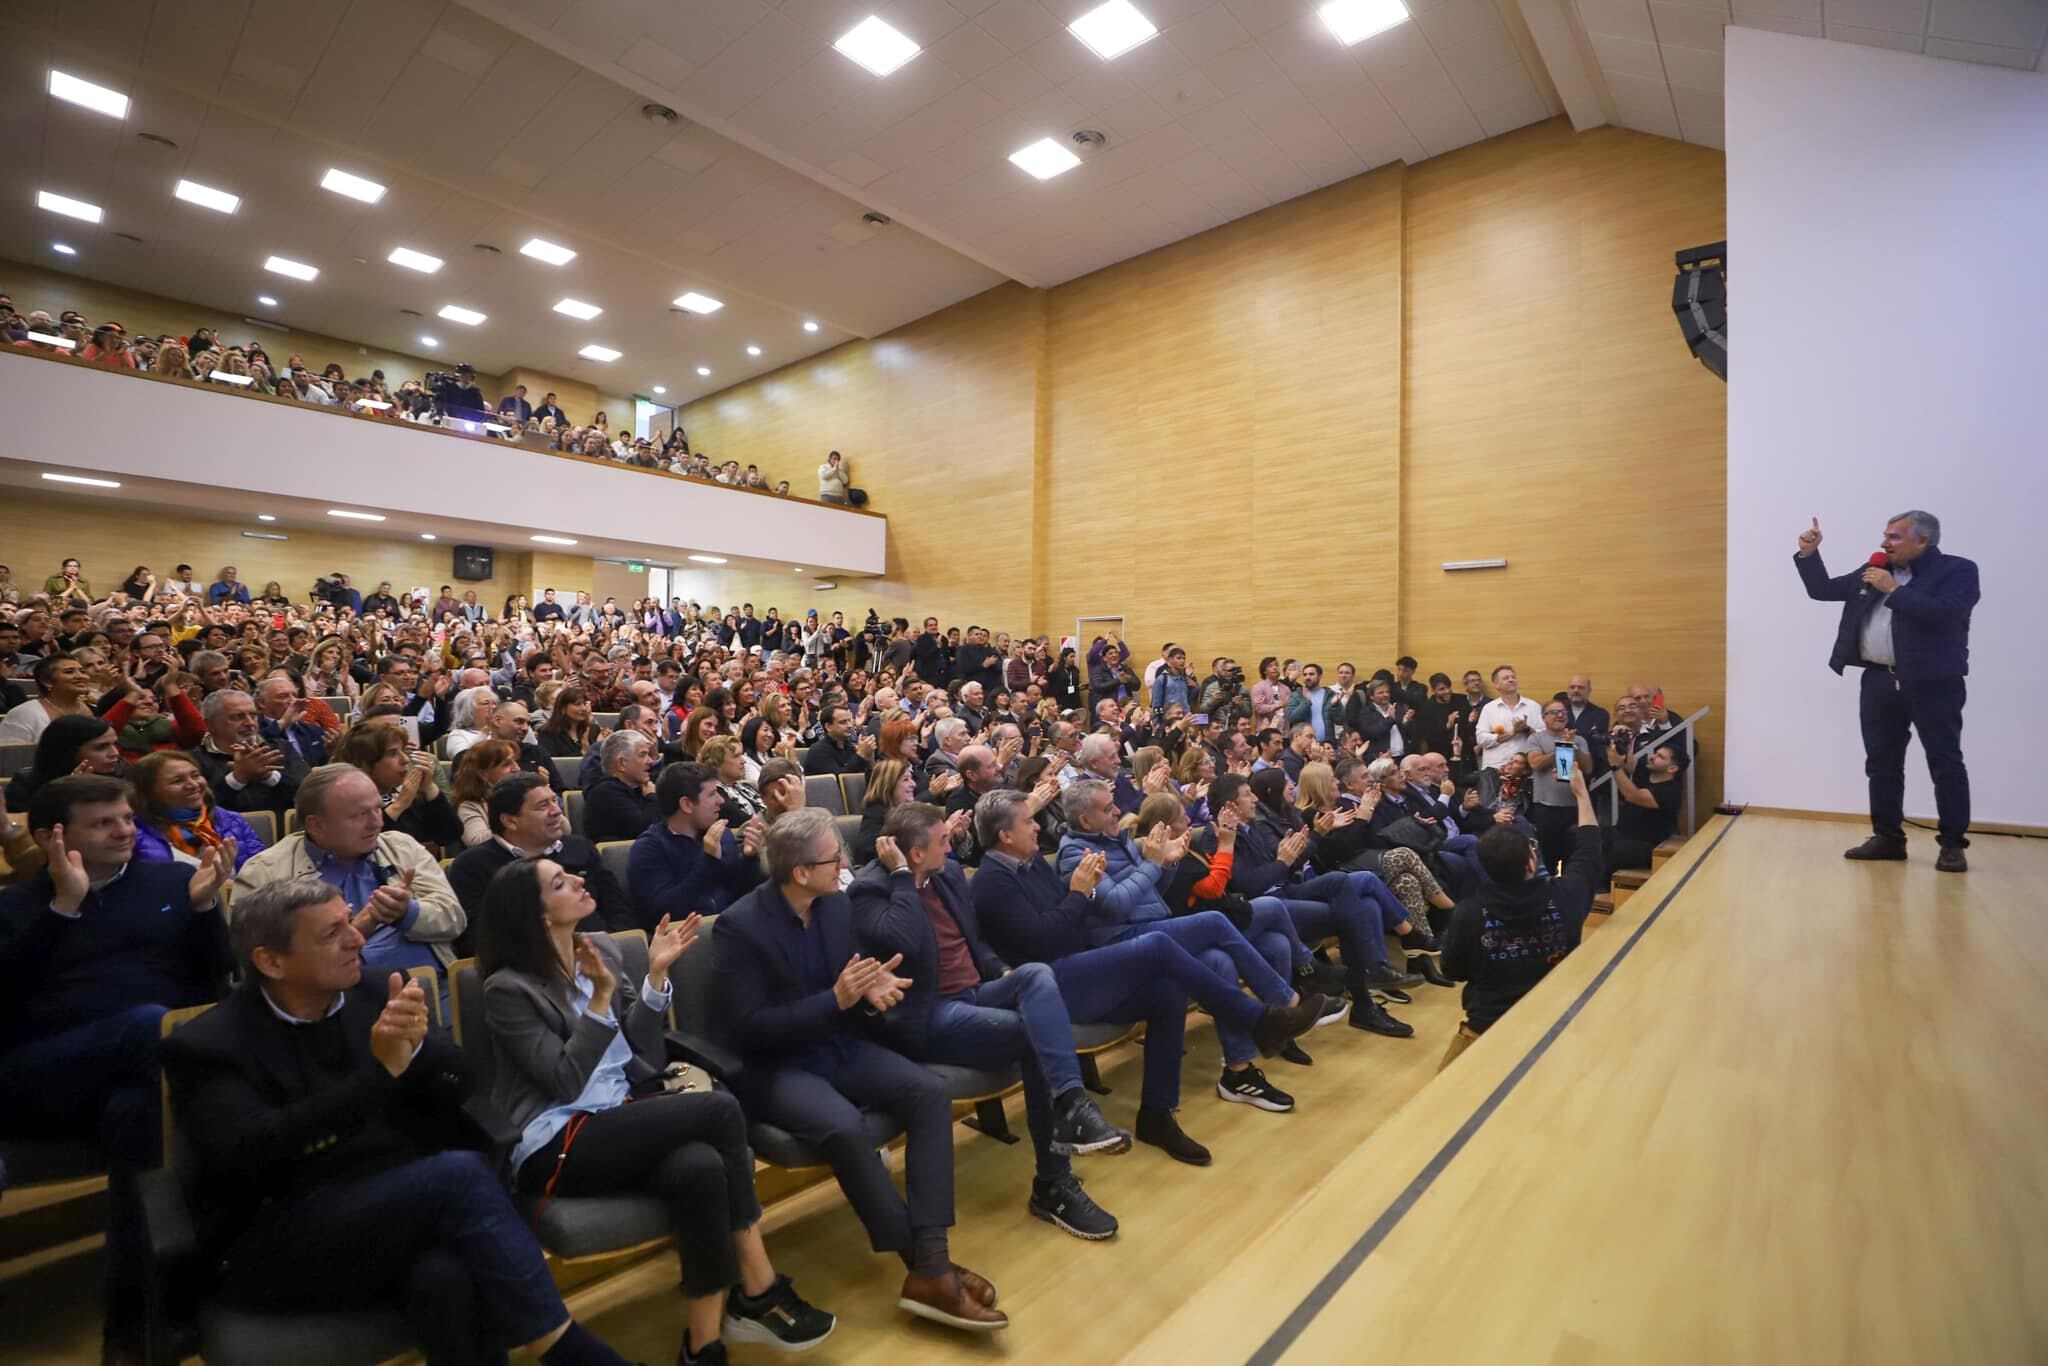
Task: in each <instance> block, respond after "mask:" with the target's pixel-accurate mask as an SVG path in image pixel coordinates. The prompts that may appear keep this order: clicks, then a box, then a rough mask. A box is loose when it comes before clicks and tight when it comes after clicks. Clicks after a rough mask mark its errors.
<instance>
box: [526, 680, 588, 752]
mask: <svg viewBox="0 0 2048 1366" xmlns="http://www.w3.org/2000/svg"><path fill="white" fill-rule="evenodd" d="M590 712H591V707H590V694H589V693H587V692H585V691H584V689H583V688H582V686H581V685H579V684H575V683H572V684H570V685H569V686H567V687H565V688H563V689H562V690H561V691H560V692H558V693H556V694H555V701H554V705H553V706H551V707H549V708H548V719H547V720H546V721H545V722H544V723H543V724H542V725H541V728H540V730H539V732H538V733H536V734H535V735H534V737H533V738H534V740H535V741H536V742H537V743H538V744H539V745H540V747H541V748H542V749H544V750H546V751H547V752H548V754H549V756H550V757H552V758H556V759H578V758H581V757H582V756H583V755H585V754H587V753H589V752H590V748H591V746H592V745H595V744H596V743H597V742H598V741H599V740H600V739H602V738H603V735H604V733H603V732H602V731H600V730H599V729H598V728H597V725H596V724H595V723H594V722H593V721H591V719H590Z"/></svg>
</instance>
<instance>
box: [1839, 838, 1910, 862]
mask: <svg viewBox="0 0 2048 1366" xmlns="http://www.w3.org/2000/svg"><path fill="white" fill-rule="evenodd" d="M1842 857H1843V858H1852V859H1856V860H1858V861H1860V862H1866V863H1887V862H1888V863H1904V862H1905V861H1906V842H1905V841H1904V840H1891V839H1886V838H1885V837H1884V836H1883V835H1872V836H1871V837H1870V838H1869V839H1867V840H1865V841H1863V843H1861V844H1859V845H1857V846H1856V847H1855V848H1854V849H1844V850H1843V851H1842Z"/></svg>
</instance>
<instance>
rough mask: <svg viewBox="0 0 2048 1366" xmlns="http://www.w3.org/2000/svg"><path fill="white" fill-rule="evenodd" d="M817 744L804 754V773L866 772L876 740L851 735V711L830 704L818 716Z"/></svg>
mask: <svg viewBox="0 0 2048 1366" xmlns="http://www.w3.org/2000/svg"><path fill="white" fill-rule="evenodd" d="M819 725H820V731H821V733H820V734H819V736H818V739H817V742H816V743H815V744H813V745H812V746H811V747H810V748H809V749H807V750H805V751H804V772H805V773H808V774H819V773H865V772H867V771H868V765H869V763H870V762H872V761H873V760H874V757H875V752H876V748H875V747H876V737H875V736H873V735H863V736H861V737H860V738H859V739H855V738H854V735H853V712H852V711H851V710H850V709H849V708H847V707H846V706H844V705H841V704H836V703H835V704H831V705H828V706H826V707H825V708H823V710H822V711H821V713H820V721H819Z"/></svg>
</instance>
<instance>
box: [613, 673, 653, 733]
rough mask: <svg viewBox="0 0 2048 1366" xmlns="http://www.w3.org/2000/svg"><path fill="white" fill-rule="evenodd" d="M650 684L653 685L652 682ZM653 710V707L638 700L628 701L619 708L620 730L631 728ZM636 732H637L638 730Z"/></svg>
mask: <svg viewBox="0 0 2048 1366" xmlns="http://www.w3.org/2000/svg"><path fill="white" fill-rule="evenodd" d="M649 686H652V685H651V684H650V685H649ZM652 710H653V708H652V707H645V706H642V705H641V704H640V703H638V702H628V703H627V704H626V705H625V706H623V707H620V708H619V727H618V728H619V729H620V730H631V729H632V728H633V724H634V723H635V722H637V721H638V720H639V719H640V718H641V717H643V716H645V715H646V714H647V713H648V712H650V711H652ZM635 733H636V734H637V733H638V732H635Z"/></svg>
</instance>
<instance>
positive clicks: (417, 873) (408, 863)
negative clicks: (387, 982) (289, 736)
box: [228, 764, 468, 976]
mask: <svg viewBox="0 0 2048 1366" xmlns="http://www.w3.org/2000/svg"><path fill="white" fill-rule="evenodd" d="M297 810H298V814H299V829H298V831H297V832H295V833H293V834H290V835H286V836H285V837H284V838H283V839H281V840H279V841H278V842H277V843H276V844H275V845H273V846H271V847H270V848H268V849H266V850H264V851H263V852H262V853H260V854H258V855H257V856H256V857H255V858H252V859H250V860H249V861H248V862H247V863H245V864H243V865H242V868H241V871H240V872H239V873H237V874H236V875H235V888H234V896H233V897H232V898H231V899H230V901H229V903H228V906H229V915H230V917H231V918H232V917H233V916H235V915H238V914H240V909H241V903H242V897H243V894H244V893H247V892H252V891H254V890H256V889H257V888H258V887H265V886H268V885H270V884H271V883H273V882H287V881H290V880H291V879H293V878H304V877H311V878H318V879H320V880H321V881H323V882H326V883H327V884H328V885H330V886H332V887H333V888H334V889H335V890H336V891H338V892H340V893H341V896H342V900H344V901H345V902H347V903H348V908H349V911H350V916H349V924H350V925H351V926H352V927H353V928H354V929H355V931H356V933H357V934H358V935H360V936H361V937H362V939H363V940H364V943H363V945H362V948H361V954H362V960H363V963H364V965H365V966H366V967H367V968H369V969H373V970H375V971H377V972H389V971H398V972H405V971H408V970H410V969H412V968H416V967H431V968H433V969H434V971H435V972H436V973H439V974H442V975H444V976H445V974H446V972H447V965H448V964H449V963H451V962H453V961H454V960H455V955H454V953H453V951H452V950H450V948H449V947H448V946H449V945H450V944H452V943H454V942H455V940H456V938H457V937H458V936H459V935H461V933H462V931H463V927H464V926H465V925H466V924H467V923H468V920H467V917H465V916H464V915H463V911H462V903H461V902H459V901H457V900H456V898H455V890H454V889H453V888H452V887H450V886H449V885H448V878H447V876H446V875H445V874H444V873H443V872H442V871H441V864H440V861H439V860H437V859H436V858H435V857H434V856H433V855H432V854H430V853H428V852H427V851H426V849H425V848H424V847H422V846H421V844H420V842H419V841H418V840H416V839H414V838H413V837H412V836H410V835H408V834H406V833H405V832H403V831H401V830H392V829H389V828H387V827H386V825H385V823H384V800H383V796H382V794H380V793H379V792H378V790H377V784H376V783H375V782H373V781H371V779H370V776H369V775H368V774H367V773H365V772H363V771H362V770H361V769H359V768H356V767H355V766H354V765H352V764H327V765H325V766H324V767H321V768H316V769H314V770H313V771H312V772H311V773H309V774H307V775H306V780H305V781H304V782H303V783H301V784H300V785H299V793H298V806H297Z"/></svg>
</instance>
